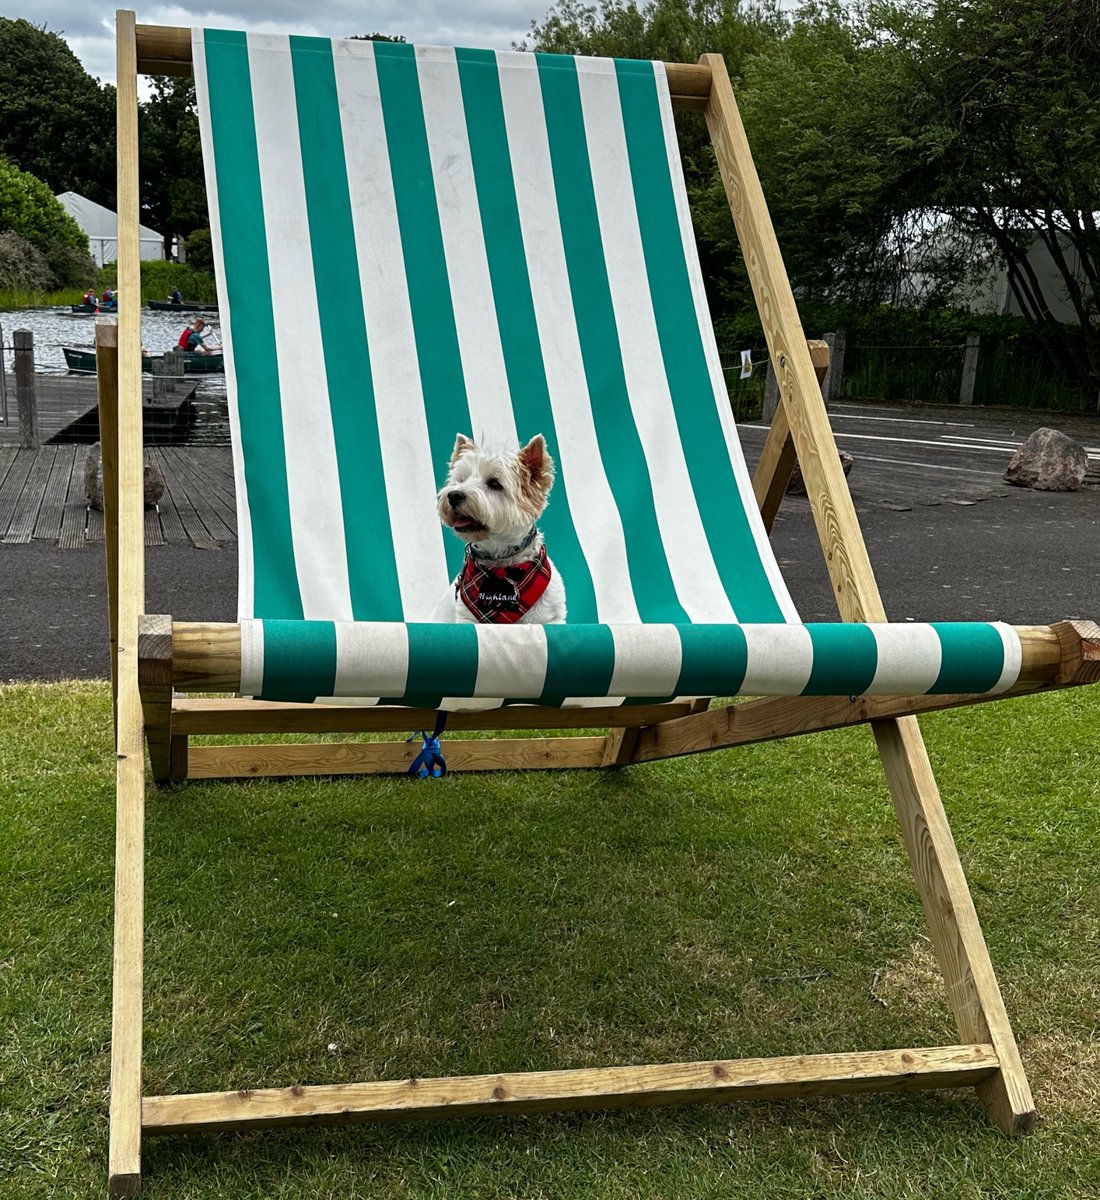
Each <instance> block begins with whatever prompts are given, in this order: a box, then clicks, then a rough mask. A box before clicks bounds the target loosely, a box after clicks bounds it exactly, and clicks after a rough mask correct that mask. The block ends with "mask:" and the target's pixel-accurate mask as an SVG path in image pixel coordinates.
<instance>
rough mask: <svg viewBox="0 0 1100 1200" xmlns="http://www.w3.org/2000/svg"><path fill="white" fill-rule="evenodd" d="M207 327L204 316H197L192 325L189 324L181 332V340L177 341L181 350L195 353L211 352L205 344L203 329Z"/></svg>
mask: <svg viewBox="0 0 1100 1200" xmlns="http://www.w3.org/2000/svg"><path fill="white" fill-rule="evenodd" d="M205 328H206V322H205V321H204V320H203V319H202V317H196V318H195V319H194V320H193V321H192V322H191V324H190V325H188V326H187V327H186V328H185V329H184V331H183V333H181V334H180V340H179V341H178V342H177V343H176V345H177V346H179V348H180V349H181V350H189V351H191V352H192V353H194V354H209V353H210V351H209V350H208V349H207V348H206V346H205V345H204V344H203V340H202V338H203V332H202V331H203V330H204V329H205Z"/></svg>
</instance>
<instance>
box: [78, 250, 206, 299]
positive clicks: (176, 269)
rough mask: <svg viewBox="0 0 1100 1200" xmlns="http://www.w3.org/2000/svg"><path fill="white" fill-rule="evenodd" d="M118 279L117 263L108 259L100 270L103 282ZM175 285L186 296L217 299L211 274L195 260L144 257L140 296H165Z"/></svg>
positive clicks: (112, 283) (144, 297) (143, 297)
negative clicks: (183, 261) (198, 267)
mask: <svg viewBox="0 0 1100 1200" xmlns="http://www.w3.org/2000/svg"><path fill="white" fill-rule="evenodd" d="M117 282H118V264H117V263H108V264H107V265H106V266H104V267H102V268H101V269H100V271H99V283H100V286H102V285H103V284H105V283H110V284H111V285H112V286H113V285H114V284H115V283H117ZM175 288H179V290H180V291H181V292H182V293H183V295H184V297H185V298H186V299H187V300H199V301H202V302H203V303H214V302H215V301H216V300H217V299H218V291H217V285H216V283H215V281H214V276H213V275H208V274H207V273H206V272H205V271H200V270H198V269H197V268H196V266H195V265H194V263H191V262H186V263H174V262H169V261H168V260H166V259H155V258H154V259H143V260H142V263H141V299H142V303H145V302H146V301H148V300H167V299H168V297H169V296H170V295H171V294H172V291H173V290H174V289H175Z"/></svg>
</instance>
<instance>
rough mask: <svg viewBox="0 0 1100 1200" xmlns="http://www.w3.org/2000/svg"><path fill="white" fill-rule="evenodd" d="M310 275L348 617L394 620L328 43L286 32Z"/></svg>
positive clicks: (385, 513)
mask: <svg viewBox="0 0 1100 1200" xmlns="http://www.w3.org/2000/svg"><path fill="white" fill-rule="evenodd" d="M290 46H291V50H292V52H293V54H292V61H293V68H294V93H295V100H296V104H297V108H298V131H299V136H300V140H301V148H302V172H303V177H304V184H305V194H306V208H307V212H308V216H309V238H310V247H311V250H312V254H313V275H314V280H315V283H316V291H317V307H318V313H319V319H320V325H321V339H322V344H323V347H324V358H325V374H326V376H327V382H328V394H329V409H330V411H331V413H332V429H333V434H334V437H335V442H336V455H337V465H338V470H339V476H340V499H341V505H342V508H343V513H344V540H345V543H346V546H347V563H348V581H349V584H350V588H351V604H352V615H353V616H354V618H355V619H356V620H372V621H400V620H401V618H402V616H403V612H402V608H401V591H400V587H399V585H398V580H397V563H396V559H395V556H394V550H393V541H392V539H391V538H390V537H389V536H382V537H380V536H379V530H386V531H388V530H389V528H390V519H389V502H388V498H387V495H386V481H385V477H384V475H383V470H382V449H381V445H380V442H379V437H378V420H377V415H376V412H375V404H374V385H373V380H372V377H371V361H370V351H369V349H368V347H367V328H366V319H365V317H364V314H363V295H362V290H361V287H360V281H359V269H358V260H357V258H356V253H355V229H354V226H353V223H352V215H351V196H350V192H349V189H348V175H347V168H346V166H345V162H344V143H343V137H342V132H341V123H340V108H339V102H338V99H337V91H336V72H335V68H334V66H333V61H332V42H331V41H330V40H329V39H328V38H304V37H292V38H291V39H290Z"/></svg>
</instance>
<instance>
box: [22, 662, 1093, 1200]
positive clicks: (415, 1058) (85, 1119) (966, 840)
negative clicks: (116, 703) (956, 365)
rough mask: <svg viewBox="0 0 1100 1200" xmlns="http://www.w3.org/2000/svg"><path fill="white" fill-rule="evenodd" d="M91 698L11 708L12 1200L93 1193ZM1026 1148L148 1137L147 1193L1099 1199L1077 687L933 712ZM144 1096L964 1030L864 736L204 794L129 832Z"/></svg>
mask: <svg viewBox="0 0 1100 1200" xmlns="http://www.w3.org/2000/svg"><path fill="white" fill-rule="evenodd" d="M109 714H110V706H109V697H108V694H107V689H106V687H105V686H103V685H99V684H62V685H10V686H7V687H0V730H2V731H3V732H2V735H0V868H2V869H0V887H2V891H0V896H2V902H0V903H2V908H0V1196H2V1197H3V1200H22V1198H24V1197H26V1198H28V1200H30V1198H34V1200H38V1198H40V1197H65V1198H66V1200H69V1198H73V1197H86V1196H96V1197H99V1196H103V1195H104V1194H105V1189H106V1149H107V1082H108V1052H109V1035H110V963H111V915H112V914H111V909H112V861H113V839H114V821H113V762H112V754H111V750H110V746H109V733H110V729H109V719H110V715H109ZM923 725H924V729H925V731H926V734H927V737H928V742H929V747H930V751H931V754H932V758H933V762H934V763H935V765H936V767H937V769H938V771H939V776H940V784H941V787H942V789H943V792H944V796H945V800H946V803H947V807H948V811H949V813H950V815H951V817H952V820H953V823H954V830H955V836H956V839H957V841H958V843H959V847H960V851H961V854H962V857H963V862H964V865H965V866H966V868H967V871H968V875H969V878H970V883H971V887H972V889H973V891H974V895H975V901H976V903H977V906H978V911H979V914H980V915H981V917H982V919H983V922H984V926H985V931H986V936H987V938H988V940H989V943H990V949H991V952H992V955H993V959H994V962H995V964H996V966H997V969H998V972H999V976H1000V981H1001V986H1002V988H1003V989H1004V992H1005V999H1006V1002H1007V1005H1008V1009H1009V1013H1010V1015H1011V1016H1012V1018H1013V1021H1014V1024H1015V1029H1016V1033H1017V1036H1018V1038H1019V1039H1020V1042H1021V1049H1022V1052H1023V1057H1024V1062H1025V1065H1026V1067H1027V1068H1028V1071H1029V1074H1030V1078H1031V1082H1032V1087H1033V1089H1034V1090H1035V1092H1036V1097H1037V1100H1038V1103H1039V1107H1040V1109H1041V1111H1042V1113H1043V1116H1044V1120H1043V1121H1042V1123H1041V1124H1040V1125H1039V1127H1038V1129H1037V1132H1036V1133H1035V1134H1033V1135H1032V1136H1031V1137H1030V1138H1027V1139H1023V1140H1019V1141H1011V1140H1009V1139H1008V1138H1006V1137H1005V1136H1004V1135H1002V1134H1000V1133H998V1132H996V1131H995V1130H994V1129H993V1128H992V1127H991V1126H989V1125H987V1124H986V1123H985V1121H984V1120H983V1119H982V1117H981V1115H980V1113H979V1111H978V1109H977V1107H976V1104H975V1101H974V1099H973V1097H972V1094H971V1093H969V1092H960V1093H948V1092H931V1093H922V1094H914V1095H907V1096H906V1095H896V1096H894V1095H879V1096H872V1097H859V1098H845V1099H839V1100H835V1101H814V1102H804V1103H793V1102H783V1103H778V1102H777V1103H758V1104H746V1105H743V1106H739V1107H726V1106H718V1107H699V1108H680V1109H657V1110H648V1111H641V1112H634V1113H603V1114H570V1115H564V1116H539V1117H522V1118H502V1119H489V1118H485V1119H479V1120H468V1121H441V1122H438V1123H425V1124H410V1125H398V1126H393V1125H391V1126H385V1125H382V1126H370V1125H359V1126H352V1127H347V1128H340V1129H333V1128H329V1129H313V1130H289V1131H278V1132H268V1133H251V1134H246V1135H229V1134H226V1135H218V1136H201V1137H193V1138H186V1137H173V1138H166V1139H158V1140H152V1141H148V1142H147V1143H146V1147H145V1155H144V1168H145V1187H144V1191H143V1195H145V1196H147V1197H173V1198H188V1200H190V1198H195V1200H199V1198H205V1197H209V1198H214V1197H218V1198H219V1200H220V1198H232V1200H247V1198H250V1197H257V1198H259V1197H265V1198H266V1197H311V1198H328V1197H359V1196H364V1197H366V1196H369V1197H372V1198H375V1197H378V1198H389V1197H394V1198H396V1197H402V1198H404V1197H447V1198H450V1197H466V1196H469V1197H477V1198H478V1200H494V1198H497V1197H523V1198H525V1200H532V1198H536V1197H539V1198H541V1197H545V1198H548V1200H549V1198H554V1200H559V1198H561V1200H565V1198H569V1197H600V1198H604V1197H609V1198H618V1197H624V1198H626V1197H630V1198H635V1197H642V1198H645V1197H668V1198H672V1197H677V1198H678V1197H723V1198H724V1197H738V1198H739V1197H745V1198H748V1197H753V1198H754V1200H756V1198H763V1200H769V1198H772V1197H776V1198H786V1197H790V1198H792V1200H793V1198H795V1197H798V1198H805V1197H852V1198H855V1197H914V1196H916V1197H921V1196H937V1197H938V1196H943V1197H951V1198H952V1200H967V1198H972V1197H983V1198H984V1197H988V1198H989V1200H994V1198H997V1200H1001V1198H1005V1197H1051V1198H1052V1200H1053V1198H1054V1197H1059V1198H1062V1197H1078V1196H1080V1197H1086V1196H1096V1195H1097V1189H1098V1187H1100V1182H1098V1181H1100V1035H1098V1032H1097V1026H1098V1020H1100V1017H1098V1014H1100V886H1098V885H1100V752H1098V747H1097V732H1098V730H1100V689H1091V690H1089V689H1082V690H1078V691H1075V692H1067V693H1062V694H1058V695H1051V696H1046V697H1041V698H1036V699H1032V700H1026V701H1012V702H1009V703H1005V704H1000V705H989V706H987V707H984V708H977V709H972V710H969V711H960V712H953V713H944V714H940V715H938V716H935V717H931V718H928V719H926V720H925V721H924V722H923ZM147 852H148V867H147V877H146V909H147V913H146V915H147V935H146V988H145V1001H146V1020H145V1038H146V1063H147V1065H146V1076H145V1086H146V1090H147V1091H149V1092H163V1091H171V1092H183V1091H195V1090H213V1089H224V1088H236V1087H249V1086H256V1087H260V1086H277V1085H285V1084H290V1083H302V1084H310V1083H330V1082H331V1083H335V1082H351V1081H354V1080H365V1079H370V1078H402V1077H406V1076H428V1075H442V1074H448V1073H478V1072H486V1071H492V1070H523V1069H534V1068H559V1067H588V1066H600V1065H610V1064H614V1063H626V1062H637V1063H643V1062H661V1061H671V1060H687V1059H700V1058H711V1057H722V1058H733V1057H741V1056H744V1055H758V1054H759V1055H772V1054H786V1053H797V1052H801V1051H807V1052H817V1051H828V1050H847V1049H873V1048H881V1047H889V1046H897V1045H921V1044H928V1045H934V1044H940V1043H948V1042H952V1041H954V1040H955V1039H956V1035H955V1032H954V1028H953V1025H952V1023H951V1020H950V1017H949V1014H948V1009H947V1005H946V1002H945V998H944V995H943V989H942V985H941V984H940V983H939V979H938V974H937V972H936V970H935V965H934V961H933V957H932V954H931V952H930V948H929V945H928V942H927V940H926V938H925V935H924V931H923V920H922V916H921V913H920V906H919V903H918V901H917V898H916V895H915V892H914V889H913V887H912V885H911V883H910V880H909V876H908V868H907V865H906V863H905V860H904V856H903V853H902V850H901V847H900V840H899V837H898V833H897V829H896V825H895V821H894V817H893V810H892V807H891V805H890V802H889V799H888V796H887V794H886V789H885V786H884V783H883V781H882V777H881V770H880V768H879V766H878V762H877V759H876V757H875V755H874V749H873V743H872V739H871V735H870V733H869V732H868V731H867V730H865V729H856V730H850V731H845V732H842V733H831V734H823V735H818V736H814V737H807V738H801V739H797V740H795V741H792V742H778V743H772V744H770V745H766V746H759V747H749V748H747V749H742V750H736V751H724V752H721V753H716V754H710V755H702V756H699V757H696V758H690V759H680V760H676V761H673V762H669V763H664V764H656V765H652V766H648V767H635V768H628V769H626V770H622V771H618V772H609V773H600V774H594V773H582V772H575V773H572V774H556V775H546V774H536V773H531V774H527V775H522V774H514V775H510V776H488V775H484V776H466V777H462V778H459V777H454V776H452V777H450V778H448V779H446V780H443V781H439V782H435V783H414V782H411V781H406V780H404V779H385V778H383V779H371V780H336V781H332V780H327V781H317V780H304V781H296V782H286V783H276V784H270V783H265V784H232V785H229V784H201V785H199V784H193V785H186V786H181V787H177V788H174V789H172V790H170V791H160V792H158V791H152V792H151V794H150V799H149V807H148V814H147Z"/></svg>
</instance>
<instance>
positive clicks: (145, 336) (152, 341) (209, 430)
mask: <svg viewBox="0 0 1100 1200" xmlns="http://www.w3.org/2000/svg"><path fill="white" fill-rule="evenodd" d="M196 315H201V316H202V318H203V320H204V321H205V322H206V328H207V330H212V333H211V334H210V336H208V337H207V339H206V344H207V345H208V346H211V347H214V346H218V345H220V344H221V330H220V328H219V325H218V319H217V317H216V316H214V317H213V318H209V317H207V316H206V315H205V314H195V313H173V312H150V311H149V310H148V309H142V312H141V344H142V345H143V346H144V347H145V349H146V350H148V351H149V352H150V353H151V354H162V353H164V351H166V350H172V349H174V348H175V346H176V343H177V342H178V340H179V336H180V334H181V333H182V332H183V328H184V326H185V325H187V324H188V323H189V322H190V321H191V320H192V319H193V318H194V317H195V316H196ZM17 329H29V330H30V331H31V333H33V334H34V365H35V371H36V372H37V373H39V374H44V375H64V374H65V373H66V371H67V368H66V366H65V356H64V355H63V354H62V352H61V349H62V347H63V346H70V347H72V348H73V349H82V350H92V349H94V347H95V317H94V316H85V315H82V314H75V313H72V312H71V311H70V310H69V309H68V307H66V308H24V309H14V310H11V311H7V312H0V345H2V346H3V360H4V366H5V368H6V369H7V370H8V371H11V370H12V334H13V333H14V332H15V330H17ZM188 379H189V380H190V381H192V382H193V383H194V384H195V398H194V402H193V403H194V412H195V420H194V422H193V423H192V424H189V425H188V427H187V429H186V431H182V432H181V433H180V434H179V435H178V436H177V437H174V438H173V440H175V441H183V442H185V443H187V444H190V445H206V446H227V445H229V414H228V408H227V405H226V396H225V376H224V375H193V376H189V377H188ZM148 440H150V439H149V438H147V441H148Z"/></svg>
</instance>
